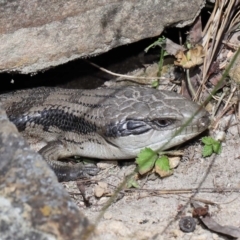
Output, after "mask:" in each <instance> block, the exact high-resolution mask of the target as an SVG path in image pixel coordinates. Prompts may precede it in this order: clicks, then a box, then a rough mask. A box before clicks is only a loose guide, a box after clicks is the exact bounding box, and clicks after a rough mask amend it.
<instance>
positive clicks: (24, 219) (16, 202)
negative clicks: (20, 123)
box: [0, 108, 90, 240]
mask: <svg viewBox="0 0 240 240" xmlns="http://www.w3.org/2000/svg"><path fill="white" fill-rule="evenodd" d="M0 159H1V161H0V236H1V237H0V238H1V239H3V240H4V239H16V240H18V239H45V240H46V239H51V240H54V239H58V240H59V239H83V237H84V236H85V235H84V234H87V230H88V229H89V228H88V227H90V226H89V223H88V220H87V219H86V218H85V217H84V216H83V215H82V214H81V213H80V211H79V210H78V208H77V206H76V205H75V203H73V201H72V200H71V199H70V197H69V195H68V194H67V192H66V191H65V190H64V188H63V186H62V185H60V184H59V183H58V181H57V178H56V176H55V174H54V173H53V171H52V170H51V169H50V168H49V167H48V166H47V163H46V162H45V161H44V160H43V159H42V157H41V156H40V155H39V154H37V153H35V152H33V151H32V150H30V149H29V147H28V145H27V144H26V143H25V141H24V139H23V138H22V137H20V135H19V133H18V132H17V129H16V127H15V126H14V125H13V124H12V123H10V122H9V121H8V119H7V117H6V114H5V112H4V111H3V110H2V109H1V108H0Z"/></svg>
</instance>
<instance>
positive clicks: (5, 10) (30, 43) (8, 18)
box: [0, 0, 205, 73]
mask: <svg viewBox="0 0 240 240" xmlns="http://www.w3.org/2000/svg"><path fill="white" fill-rule="evenodd" d="M204 3H205V1H204V0H201V1H199V0H185V1H178V0H168V1H165V0H133V1H122V0H115V1H112V0H107V1H106V0H100V1H95V0H90V1H77V0H67V1H65V0H59V1H46V0H43V1H39V0H32V1H28V0H12V1H5V0H1V1H0V12H1V14H0V72H6V71H8V72H14V71H19V72H21V73H34V72H37V71H40V70H43V69H47V68H50V67H52V66H56V65H59V64H63V63H66V62H68V61H70V60H73V59H77V58H82V57H86V56H94V55H97V54H100V53H103V52H106V51H108V50H110V49H112V48H115V47H117V46H120V45H124V44H129V43H132V42H136V41H139V40H141V39H144V38H149V37H154V36H158V35H159V34H161V32H162V31H163V29H164V28H165V27H167V26H170V25H174V24H175V25H177V26H179V27H183V26H185V25H186V24H190V23H192V22H193V21H194V19H195V17H196V16H197V15H198V14H199V12H200V10H201V8H202V7H203V5H204Z"/></svg>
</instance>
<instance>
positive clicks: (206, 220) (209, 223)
mask: <svg viewBox="0 0 240 240" xmlns="http://www.w3.org/2000/svg"><path fill="white" fill-rule="evenodd" d="M191 204H192V205H193V207H194V209H197V208H203V207H202V206H201V205H199V204H198V203H196V202H193V201H192V202H191ZM198 219H199V220H201V221H202V222H203V224H204V225H205V226H206V227H207V228H208V229H210V230H212V231H214V232H217V233H221V234H225V235H227V236H230V237H234V238H239V237H240V228H238V227H234V226H222V225H220V224H218V223H217V222H216V221H215V220H213V218H212V217H211V216H210V215H209V214H207V215H205V216H200V217H198Z"/></svg>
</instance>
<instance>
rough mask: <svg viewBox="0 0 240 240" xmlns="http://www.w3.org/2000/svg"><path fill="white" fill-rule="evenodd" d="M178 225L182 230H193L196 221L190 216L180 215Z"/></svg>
mask: <svg viewBox="0 0 240 240" xmlns="http://www.w3.org/2000/svg"><path fill="white" fill-rule="evenodd" d="M179 227H180V229H181V230H182V231H183V232H187V233H189V232H193V231H194V230H195V228H196V221H195V219H194V218H192V217H182V218H181V219H180V221H179Z"/></svg>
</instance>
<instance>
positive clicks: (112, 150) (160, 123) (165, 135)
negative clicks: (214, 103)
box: [0, 86, 210, 181]
mask: <svg viewBox="0 0 240 240" xmlns="http://www.w3.org/2000/svg"><path fill="white" fill-rule="evenodd" d="M0 101H1V102H2V104H3V107H4V108H5V110H6V112H7V115H8V117H9V119H10V121H12V122H13V123H14V124H15V125H16V126H17V128H18V130H19V132H21V134H22V135H23V137H24V138H26V139H27V141H28V142H29V144H30V145H31V147H32V148H33V149H35V150H36V151H39V153H40V154H42V156H43V157H44V159H46V161H47V162H48V163H49V165H50V166H51V167H52V168H53V170H54V171H55V173H56V175H57V176H58V178H59V180H60V181H69V180H75V179H77V178H80V177H83V176H86V174H90V175H91V174H96V172H97V169H96V168H91V167H85V166H83V165H82V164H75V165H68V164H67V163H63V162H60V161H58V160H59V159H61V158H67V157H70V156H75V155H78V156H84V157H90V158H99V159H129V158H134V157H136V156H137V154H138V153H139V151H140V150H141V149H142V148H144V147H150V148H152V149H153V150H155V151H158V150H165V149H167V148H170V147H172V146H175V145H178V144H181V143H183V142H185V141H186V140H188V139H190V138H192V137H194V136H196V135H198V134H199V133H201V132H202V131H204V130H205V129H206V128H207V127H208V125H209V123H210V121H209V118H208V113H207V112H206V111H205V110H203V109H201V108H200V107H199V106H198V105H197V104H195V103H193V102H191V101H189V100H187V99H185V98H184V97H182V96H180V95H178V94H176V93H173V92H169V91H158V90H155V89H152V88H146V87H135V86H132V87H124V88H123V87H122V88H114V89H109V88H108V89H94V90H74V89H60V88H35V89H29V90H22V91H16V92H13V93H9V94H3V95H0ZM194 114H195V115H194ZM192 115H194V116H193V119H192V121H191V122H189V123H188V124H187V126H186V127H185V128H183V130H182V131H181V132H180V133H178V135H177V136H175V135H176V132H177V131H179V129H180V128H181V127H182V126H183V125H184V124H186V122H187V121H188V120H189V119H190V118H191V117H192ZM172 137H173V138H172ZM170 139H171V141H170Z"/></svg>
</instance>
